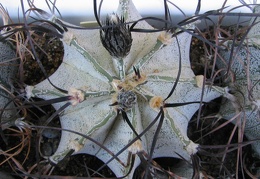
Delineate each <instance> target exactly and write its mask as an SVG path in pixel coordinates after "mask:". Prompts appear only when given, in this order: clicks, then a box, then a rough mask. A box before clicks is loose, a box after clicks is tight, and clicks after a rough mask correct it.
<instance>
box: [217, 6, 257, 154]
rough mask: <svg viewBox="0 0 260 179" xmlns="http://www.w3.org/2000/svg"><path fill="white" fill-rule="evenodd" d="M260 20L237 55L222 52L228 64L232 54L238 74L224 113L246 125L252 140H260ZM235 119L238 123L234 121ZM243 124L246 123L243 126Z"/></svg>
mask: <svg viewBox="0 0 260 179" xmlns="http://www.w3.org/2000/svg"><path fill="white" fill-rule="evenodd" d="M259 12H260V6H255V13H259ZM259 22H260V18H259V17H257V18H256V17H252V19H251V21H250V24H249V26H250V25H252V28H251V29H250V31H249V32H248V34H247V39H246V40H245V43H244V44H243V45H242V46H235V48H234V52H237V53H234V54H236V55H234V54H230V53H231V52H230V51H229V50H222V51H220V54H221V56H222V57H223V59H225V60H226V63H228V62H229V59H230V58H229V57H230V55H232V58H231V60H233V62H232V66H231V70H232V71H233V72H234V73H235V75H236V81H235V82H234V83H233V82H230V83H229V86H231V89H234V91H236V93H235V94H234V96H230V97H231V98H230V97H228V98H229V99H230V100H229V101H228V102H226V103H224V104H223V105H222V106H221V109H220V114H221V116H222V117H223V118H225V119H227V120H230V119H233V122H234V123H236V122H237V120H239V121H241V123H245V128H244V131H245V135H246V136H247V137H248V139H250V140H256V139H259V137H260V134H259V129H260V126H259V120H260V93H259V89H260V83H259V76H260V71H259V67H260V64H259V58H260V56H259V54H260V53H259V47H260V46H259V45H260V43H259V37H260V23H259ZM232 44H233V43H232ZM218 65H219V66H220V67H223V63H221V61H220V60H219V61H218ZM234 116H235V117H236V120H234ZM241 125H242V124H241ZM252 148H253V149H254V151H255V154H256V156H257V157H260V141H259V140H257V141H255V142H254V143H253V144H252Z"/></svg>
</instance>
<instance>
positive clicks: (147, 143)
mask: <svg viewBox="0 0 260 179" xmlns="http://www.w3.org/2000/svg"><path fill="white" fill-rule="evenodd" d="M116 14H117V15H116ZM116 14H112V15H110V16H108V19H107V21H108V23H107V24H105V25H114V26H115V27H113V28H114V30H115V29H116V28H119V26H117V25H120V23H118V22H121V21H123V19H124V20H125V21H126V22H131V21H135V20H138V19H140V18H141V16H140V15H139V13H138V11H137V10H136V9H135V7H134V5H133V3H132V2H131V1H130V0H129V1H127V0H120V3H119V8H118V11H117V13H116ZM118 17H119V18H118ZM121 17H122V19H121ZM54 19H55V18H54ZM109 21H111V22H109ZM192 27H193V25H190V27H189V28H192ZM105 28H109V26H108V27H107V26H106V27H104V28H103V30H101V31H100V30H76V29H73V28H68V31H67V32H65V33H64V38H63V39H62V41H63V45H64V52H65V54H64V59H63V62H62V64H61V65H60V67H59V68H58V70H57V71H56V72H55V73H54V74H53V75H51V76H50V77H49V80H50V81H51V82H52V83H53V84H55V85H56V86H57V87H59V88H60V89H63V90H65V91H68V93H64V92H62V91H59V90H57V89H56V88H55V87H53V86H52V85H51V84H50V82H49V81H48V80H44V81H43V82H41V83H39V84H37V85H35V86H33V87H32V86H28V87H27V89H26V90H27V94H28V97H30V96H37V97H41V98H43V99H45V100H48V99H54V98H58V97H62V96H70V97H69V98H70V104H71V105H70V106H69V107H67V108H66V109H64V111H63V112H62V113H61V114H60V120H61V126H62V128H63V129H68V130H71V131H76V132H78V133H82V134H84V135H87V136H88V137H90V138H92V139H94V140H95V141H97V142H99V143H100V144H102V145H104V147H105V148H106V149H107V150H105V149H104V148H101V147H100V146H98V145H97V144H95V143H93V142H92V141H90V140H89V139H86V138H84V137H82V136H80V135H77V134H75V133H71V132H68V131H63V132H62V137H61V141H60V144H59V147H58V149H57V151H56V152H55V154H54V155H53V156H51V157H50V160H51V161H52V162H53V163H58V162H59V161H60V160H62V159H63V158H64V156H65V155H66V154H67V153H68V152H69V151H71V150H73V151H74V153H86V154H90V155H95V156H96V157H98V158H99V159H101V160H102V161H104V162H105V163H106V162H107V161H109V160H110V159H111V158H112V155H111V153H109V152H108V150H109V151H111V152H112V153H114V154H116V153H118V152H119V151H120V150H121V149H122V148H124V147H125V146H127V144H129V143H130V142H131V141H133V139H135V140H137V139H138V138H139V137H140V136H136V135H137V134H138V135H139V134H140V133H142V131H143V130H144V129H146V128H147V126H149V124H151V123H152V121H153V120H154V119H155V118H156V116H157V115H158V112H159V111H160V109H162V110H163V113H164V120H163V124H162V127H161V129H160V133H159V135H158V136H157V142H156V145H155V148H154V152H153V154H152V158H155V157H179V155H180V156H182V157H184V158H185V159H187V160H189V159H190V155H192V154H194V153H196V152H197V146H198V145H197V144H195V143H193V142H192V141H191V140H190V139H189V138H188V137H187V134H186V133H187V125H188V122H189V120H190V119H191V117H192V115H193V114H194V113H195V112H196V111H197V110H198V108H199V105H200V104H189V105H183V106H180V107H168V108H166V107H164V104H165V103H185V102H194V101H201V96H202V92H203V90H202V85H201V84H202V82H201V81H202V80H203V77H195V75H194V73H193V71H192V70H191V68H190V62H189V49H190V47H189V44H190V40H191V37H192V36H191V34H189V33H187V32H183V33H180V34H179V35H177V36H176V37H172V34H170V33H168V32H154V33H141V32H140V33H138V32H132V33H130V31H129V29H128V27H127V25H125V27H124V28H125V30H126V33H128V32H129V33H130V34H128V35H127V37H124V36H123V37H122V36H121V35H119V37H120V38H121V37H122V38H123V39H121V40H122V41H123V42H122V41H120V42H118V44H117V40H115V38H119V37H115V38H114V37H111V36H109V38H108V36H106V35H107V34H106V33H109V29H105ZM136 28H140V29H153V28H152V27H151V26H150V25H149V24H148V23H146V22H145V21H140V22H138V23H137V25H136ZM186 28H187V27H186ZM110 30H111V26H110ZM119 30H120V28H119ZM114 32H115V31H114ZM121 32H122V30H121V31H120V32H119V34H120V33H121ZM100 35H101V39H100ZM112 35H115V34H112ZM129 35H130V37H129ZM126 38H128V39H126ZM108 39H109V40H108ZM131 39H132V40H131ZM121 42H122V43H127V42H128V44H123V47H124V48H122V49H121V47H122V46H120V44H121V45H122V43H121ZM110 43H115V44H116V45H118V46H115V47H111V46H110V45H111V44H110ZM103 45H104V46H105V47H106V48H104V46H103ZM128 47H129V50H130V51H129V50H128V49H127V48H128ZM111 48H113V49H111ZM128 51H129V52H128ZM179 59H181V75H180V79H179V81H178V83H177V87H176V89H175V90H174V92H173V93H172V95H171V96H169V98H167V97H168V95H169V93H170V92H171V90H172V88H173V86H174V84H175V81H176V78H177V76H178V75H177V74H178V72H179V64H180V61H179ZM220 95H221V93H220V92H218V91H216V90H213V89H209V87H208V86H205V88H204V96H203V101H204V102H208V101H210V100H212V99H214V98H216V97H218V96H220ZM166 98H167V100H166V101H165V100H164V99H166ZM63 105H64V102H62V103H56V104H53V106H54V107H55V108H56V109H60V108H61V107H62V106H63ZM126 118H127V120H126ZM157 125H158V121H157V122H156V123H155V124H154V125H153V126H152V127H151V128H150V129H149V130H148V131H147V132H146V133H145V134H144V135H143V136H141V137H140V139H141V140H137V143H134V144H133V145H131V146H130V147H129V148H128V150H125V151H124V152H122V153H121V154H120V155H119V156H118V159H119V160H120V161H122V162H123V163H124V164H125V166H123V165H122V164H121V163H120V162H119V161H118V160H116V159H114V160H112V161H111V162H109V163H108V166H109V167H110V168H111V169H112V170H113V172H114V173H115V174H116V176H118V177H122V176H125V175H126V174H127V173H129V170H130V168H131V167H130V166H131V165H127V161H128V160H127V159H128V154H129V152H132V153H134V152H137V151H139V150H144V151H146V152H147V153H149V152H150V149H151V146H152V142H153V139H154V135H155V131H156V130H157ZM177 154H178V155H177ZM150 155H151V154H150ZM139 163H140V160H135V163H134V165H133V166H134V168H136V167H137V166H138V164H139ZM133 171H134V170H133ZM128 177H129V178H131V174H130V175H128Z"/></svg>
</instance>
